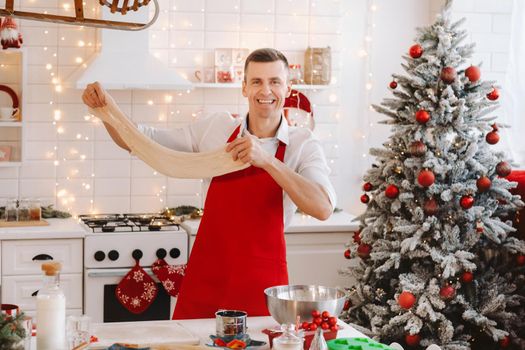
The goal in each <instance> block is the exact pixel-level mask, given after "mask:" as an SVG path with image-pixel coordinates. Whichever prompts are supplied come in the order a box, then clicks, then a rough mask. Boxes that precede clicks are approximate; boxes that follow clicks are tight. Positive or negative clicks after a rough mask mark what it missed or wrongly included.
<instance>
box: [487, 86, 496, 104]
mask: <svg viewBox="0 0 525 350" xmlns="http://www.w3.org/2000/svg"><path fill="white" fill-rule="evenodd" d="M487 98H488V99H489V100H491V101H496V100H497V99H498V98H499V91H498V89H496V88H492V91H491V92H489V93H488V94H487Z"/></svg>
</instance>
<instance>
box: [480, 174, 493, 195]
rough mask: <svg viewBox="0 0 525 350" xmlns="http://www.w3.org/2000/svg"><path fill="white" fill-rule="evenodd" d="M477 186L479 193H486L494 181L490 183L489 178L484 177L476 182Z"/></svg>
mask: <svg viewBox="0 0 525 350" xmlns="http://www.w3.org/2000/svg"><path fill="white" fill-rule="evenodd" d="M476 186H477V187H478V191H479V192H485V191H488V190H489V189H490V186H492V181H490V179H489V178H488V177H486V176H482V177H480V178H479V179H478V180H477V181H476Z"/></svg>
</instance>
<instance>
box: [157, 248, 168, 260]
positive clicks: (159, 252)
mask: <svg viewBox="0 0 525 350" xmlns="http://www.w3.org/2000/svg"><path fill="white" fill-rule="evenodd" d="M167 254H168V253H167V252H166V249H164V248H160V249H157V258H159V259H164V258H165V257H166V255H167Z"/></svg>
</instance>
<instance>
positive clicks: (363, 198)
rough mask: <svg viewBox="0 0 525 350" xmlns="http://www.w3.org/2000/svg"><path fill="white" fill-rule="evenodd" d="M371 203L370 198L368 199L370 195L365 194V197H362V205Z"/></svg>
mask: <svg viewBox="0 0 525 350" xmlns="http://www.w3.org/2000/svg"><path fill="white" fill-rule="evenodd" d="M368 202H370V197H368V195H367V194H366V193H365V194H364V195H362V196H361V203H364V204H366V203H368Z"/></svg>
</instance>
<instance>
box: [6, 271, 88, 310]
mask: <svg viewBox="0 0 525 350" xmlns="http://www.w3.org/2000/svg"><path fill="white" fill-rule="evenodd" d="M41 287H42V276H40V275H35V276H3V277H2V303H4V304H15V305H18V306H19V307H20V309H21V310H22V311H25V310H36V297H35V296H33V293H34V292H36V291H38V290H39V289H40V288H41ZM60 287H61V288H62V290H63V291H64V294H65V296H66V308H68V309H82V274H73V275H60Z"/></svg>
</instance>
